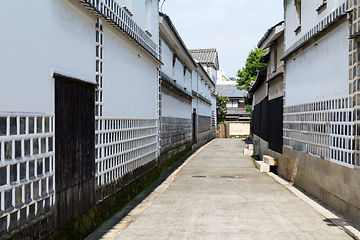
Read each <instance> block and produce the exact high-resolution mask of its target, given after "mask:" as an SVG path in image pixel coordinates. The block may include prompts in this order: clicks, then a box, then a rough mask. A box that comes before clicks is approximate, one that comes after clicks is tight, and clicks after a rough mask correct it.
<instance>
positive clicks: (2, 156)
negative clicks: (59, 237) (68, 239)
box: [0, 112, 55, 233]
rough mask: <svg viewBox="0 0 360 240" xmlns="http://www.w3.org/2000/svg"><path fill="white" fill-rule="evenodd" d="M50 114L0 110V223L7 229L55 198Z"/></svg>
mask: <svg viewBox="0 0 360 240" xmlns="http://www.w3.org/2000/svg"><path fill="white" fill-rule="evenodd" d="M54 144H55V138H54V116H53V115H42V114H28V113H26V114H20V113H19V114H17V113H5V112H0V199H1V201H0V206H1V208H0V224H5V223H6V228H7V231H8V233H10V232H11V231H13V230H15V229H16V228H19V227H22V226H25V225H28V224H32V223H33V222H36V221H38V219H39V218H40V219H42V218H41V216H43V215H49V214H51V212H52V207H53V205H54V202H55V191H54V190H55V179H54V168H55V165H54V164H55V162H54V161H55V160H54V152H55V150H54Z"/></svg>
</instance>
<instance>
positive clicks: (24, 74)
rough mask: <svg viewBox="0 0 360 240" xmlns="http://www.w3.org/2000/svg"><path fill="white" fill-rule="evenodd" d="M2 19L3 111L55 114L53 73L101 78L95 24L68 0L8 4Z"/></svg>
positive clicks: (0, 14) (0, 108)
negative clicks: (99, 75) (96, 67)
mask: <svg viewBox="0 0 360 240" xmlns="http://www.w3.org/2000/svg"><path fill="white" fill-rule="evenodd" d="M20 4H21V5H20ZM77 5H78V6H79V7H81V9H83V7H82V6H81V5H80V4H79V3H77ZM0 19H1V20H2V22H3V23H6V24H3V26H2V33H3V34H2V35H1V38H0V56H1V58H0V66H1V67H0V69H1V80H0V81H1V88H0V96H1V99H2V101H0V111H21V112H41V113H50V114H52V113H54V79H53V78H52V69H57V70H60V71H62V72H63V73H68V74H70V75H72V76H77V77H79V78H83V79H89V80H93V81H94V80H95V79H94V78H95V22H94V21H93V19H92V17H91V15H90V14H89V13H88V12H87V11H85V12H81V10H79V9H76V8H75V7H74V6H73V5H72V4H71V3H69V2H68V1H65V0H52V1H48V0H33V1H21V3H20V2H19V1H6V7H1V8H0Z"/></svg>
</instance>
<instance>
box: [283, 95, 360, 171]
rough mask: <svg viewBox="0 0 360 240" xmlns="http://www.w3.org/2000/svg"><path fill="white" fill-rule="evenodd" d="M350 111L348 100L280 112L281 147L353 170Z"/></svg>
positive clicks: (351, 113) (288, 108)
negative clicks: (287, 147)
mask: <svg viewBox="0 0 360 240" xmlns="http://www.w3.org/2000/svg"><path fill="white" fill-rule="evenodd" d="M353 112H354V109H353V108H351V102H350V99H349V98H342V99H332V100H327V101H321V102H316V103H308V104H303V105H296V106H288V107H285V108H284V134H283V138H284V145H285V146H289V147H291V148H293V149H296V150H298V151H303V152H307V153H312V154H314V155H318V156H320V157H322V158H324V159H327V160H331V161H332V162H335V163H338V164H340V165H344V166H347V167H353V166H354V121H353V117H354V116H353Z"/></svg>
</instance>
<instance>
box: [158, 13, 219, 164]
mask: <svg viewBox="0 0 360 240" xmlns="http://www.w3.org/2000/svg"><path fill="white" fill-rule="evenodd" d="M159 30H160V40H159V48H160V56H159V57H160V59H161V61H162V62H163V64H164V65H162V66H160V84H161V87H160V88H161V92H160V98H159V99H160V102H159V114H160V152H161V158H162V157H163V155H166V154H167V152H168V151H169V150H174V149H176V148H179V147H182V146H183V145H184V144H188V143H191V142H192V143H194V144H197V145H200V144H202V143H204V142H206V141H208V140H210V139H211V138H213V137H215V131H214V130H212V126H211V114H212V106H211V104H212V102H211V99H212V92H213V91H214V89H215V83H214V82H213V81H212V80H211V78H210V76H209V75H208V74H207V72H206V71H205V70H204V68H203V67H202V65H200V64H199V63H198V62H197V61H196V60H194V59H193V57H192V56H191V54H190V53H189V51H188V49H187V47H186V45H185V43H184V42H183V40H182V38H181V37H180V35H179V33H178V32H177V30H176V28H175V26H174V25H173V23H172V21H171V19H170V17H169V16H168V15H166V14H164V13H160V22H159Z"/></svg>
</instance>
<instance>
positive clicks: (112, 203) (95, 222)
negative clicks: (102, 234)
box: [47, 143, 192, 240]
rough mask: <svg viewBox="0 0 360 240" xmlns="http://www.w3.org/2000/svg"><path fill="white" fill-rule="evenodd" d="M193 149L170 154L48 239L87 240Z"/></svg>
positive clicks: (183, 149) (189, 145)
mask: <svg viewBox="0 0 360 240" xmlns="http://www.w3.org/2000/svg"><path fill="white" fill-rule="evenodd" d="M191 148H192V145H191V144H190V143H189V144H187V145H185V146H182V147H180V148H178V149H177V150H175V151H171V152H169V153H168V155H167V156H166V157H165V158H164V159H163V160H162V161H161V162H160V163H159V164H158V166H157V167H156V168H155V169H153V170H151V171H150V172H148V173H146V174H144V175H143V176H141V177H140V178H138V179H137V180H136V181H135V182H133V183H131V184H130V185H128V186H126V187H124V188H123V189H119V192H118V193H116V194H115V195H113V196H112V197H110V198H108V199H106V200H104V201H103V202H102V203H100V204H98V205H97V206H95V207H93V208H91V209H90V210H89V211H87V212H86V213H84V214H82V215H80V216H79V217H77V218H75V219H73V220H72V221H71V222H69V223H68V224H67V225H65V226H64V227H62V228H60V229H58V230H57V231H56V232H55V233H54V234H52V235H51V236H49V237H48V238H47V239H51V240H52V239H63V240H67V239H74V240H77V239H84V238H86V237H87V236H88V235H89V234H90V233H92V232H93V231H95V230H96V229H97V228H98V227H100V226H101V225H102V224H103V223H104V222H106V221H107V220H108V219H109V218H110V217H112V216H113V215H114V214H115V213H117V212H119V211H120V210H121V209H122V208H124V207H125V205H126V204H127V203H129V202H130V201H131V200H132V199H133V198H134V197H136V196H137V195H138V194H139V193H140V192H142V191H144V190H145V189H146V188H148V187H149V186H150V185H151V184H153V183H154V182H155V181H156V180H157V179H158V178H159V177H160V175H161V174H163V173H164V172H166V171H167V170H168V169H169V168H170V167H171V166H173V165H174V164H176V163H177V162H178V161H179V160H181V159H182V158H183V157H185V156H186V155H187V154H188V153H189V152H190V151H191Z"/></svg>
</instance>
